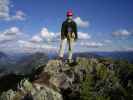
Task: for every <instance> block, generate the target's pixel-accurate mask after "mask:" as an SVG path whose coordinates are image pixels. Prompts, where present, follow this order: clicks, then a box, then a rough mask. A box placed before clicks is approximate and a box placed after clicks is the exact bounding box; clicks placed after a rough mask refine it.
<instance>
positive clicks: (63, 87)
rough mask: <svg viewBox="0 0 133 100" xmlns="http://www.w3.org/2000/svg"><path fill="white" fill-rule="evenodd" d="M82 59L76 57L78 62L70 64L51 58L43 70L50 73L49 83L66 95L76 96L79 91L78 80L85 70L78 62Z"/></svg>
mask: <svg viewBox="0 0 133 100" xmlns="http://www.w3.org/2000/svg"><path fill="white" fill-rule="evenodd" d="M81 59H82V61H81ZM83 61H84V59H83V58H77V62H79V64H77V65H74V66H70V65H69V64H66V63H64V62H62V61H60V60H51V61H49V62H48V64H47V65H46V67H44V72H47V73H49V74H50V83H51V84H53V85H54V86H56V88H58V89H59V90H60V91H61V92H62V93H65V94H67V96H68V97H69V96H71V97H74V98H76V97H77V95H79V93H80V82H81V81H82V80H83V79H84V77H85V73H86V72H87V67H86V66H83V64H82V63H81V64H80V62H83ZM85 62H86V61H85ZM84 65H85V64H84Z"/></svg>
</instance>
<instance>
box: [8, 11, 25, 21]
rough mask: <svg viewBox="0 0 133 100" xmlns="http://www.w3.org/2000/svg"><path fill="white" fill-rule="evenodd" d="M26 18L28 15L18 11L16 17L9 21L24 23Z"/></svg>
mask: <svg viewBox="0 0 133 100" xmlns="http://www.w3.org/2000/svg"><path fill="white" fill-rule="evenodd" d="M25 16H26V15H25V13H24V12H23V11H21V10H18V11H16V14H15V15H14V16H12V17H10V18H9V20H21V21H23V20H25V19H26V18H25Z"/></svg>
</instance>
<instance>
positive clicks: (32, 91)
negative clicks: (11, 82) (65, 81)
mask: <svg viewBox="0 0 133 100" xmlns="http://www.w3.org/2000/svg"><path fill="white" fill-rule="evenodd" d="M0 100H63V99H62V95H61V94H60V93H59V92H58V91H55V90H54V89H52V88H49V87H47V86H46V85H40V84H37V83H34V84H32V83H31V82H29V81H28V80H26V79H24V80H22V81H21V82H20V84H19V86H18V91H13V90H8V91H7V92H3V93H2V95H1V96H0Z"/></svg>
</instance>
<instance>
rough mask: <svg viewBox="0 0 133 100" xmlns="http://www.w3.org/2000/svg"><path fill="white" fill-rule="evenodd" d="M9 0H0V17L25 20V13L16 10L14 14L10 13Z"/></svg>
mask: <svg viewBox="0 0 133 100" xmlns="http://www.w3.org/2000/svg"><path fill="white" fill-rule="evenodd" d="M10 5H11V4H10V0H0V19H3V20H6V21H11V20H20V21H22V20H25V19H26V18H25V16H26V14H25V13H24V12H23V11H21V10H18V11H16V13H15V15H11V14H10V7H9V6H10Z"/></svg>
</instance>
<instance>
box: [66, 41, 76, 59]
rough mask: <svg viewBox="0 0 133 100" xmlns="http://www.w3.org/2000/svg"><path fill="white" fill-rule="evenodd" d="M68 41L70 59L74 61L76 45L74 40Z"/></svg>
mask: <svg viewBox="0 0 133 100" xmlns="http://www.w3.org/2000/svg"><path fill="white" fill-rule="evenodd" d="M67 42H68V60H69V61H72V53H73V46H74V40H73V39H71V40H67Z"/></svg>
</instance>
